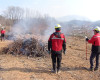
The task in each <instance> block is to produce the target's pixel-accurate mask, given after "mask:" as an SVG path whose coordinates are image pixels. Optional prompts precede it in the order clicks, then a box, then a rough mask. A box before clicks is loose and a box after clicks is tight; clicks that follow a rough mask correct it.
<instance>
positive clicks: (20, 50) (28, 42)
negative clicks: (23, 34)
mask: <svg viewBox="0 0 100 80" xmlns="http://www.w3.org/2000/svg"><path fill="white" fill-rule="evenodd" d="M46 50H47V45H46V44H45V43H44V42H42V41H41V40H37V39H35V38H29V39H18V40H15V41H14V42H13V43H12V44H10V45H8V47H6V48H3V49H2V53H6V54H12V55H26V56H32V57H46V56H47V51H46Z"/></svg>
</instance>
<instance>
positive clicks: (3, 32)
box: [1, 27, 5, 41]
mask: <svg viewBox="0 0 100 80" xmlns="http://www.w3.org/2000/svg"><path fill="white" fill-rule="evenodd" d="M4 38H5V30H4V28H3V27H2V30H1V41H2V40H4Z"/></svg>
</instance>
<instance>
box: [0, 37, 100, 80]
mask: <svg viewBox="0 0 100 80" xmlns="http://www.w3.org/2000/svg"><path fill="white" fill-rule="evenodd" d="M66 38H67V53H66V55H64V54H63V58H62V63H61V65H62V66H61V73H59V74H55V73H52V72H51V69H52V63H51V58H50V55H49V58H41V57H37V58H28V59H27V57H26V56H14V55H11V54H2V53H0V80H100V69H99V70H98V71H93V72H91V71H89V70H88V69H89V67H90V64H89V57H90V53H91V50H90V49H91V45H90V44H88V55H87V57H88V60H86V42H85V40H84V39H83V38H77V37H66ZM11 42H12V41H8V40H6V41H4V42H0V49H2V47H5V46H7V45H8V44H10V43H11ZM94 61H95V60H94ZM94 64H95V62H94Z"/></svg>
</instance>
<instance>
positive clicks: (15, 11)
mask: <svg viewBox="0 0 100 80" xmlns="http://www.w3.org/2000/svg"><path fill="white" fill-rule="evenodd" d="M23 14H24V10H23V9H22V8H20V7H14V6H11V7H8V9H7V10H6V11H4V16H5V17H6V18H8V19H11V20H19V19H22V18H23Z"/></svg>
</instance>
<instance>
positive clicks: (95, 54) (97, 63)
mask: <svg viewBox="0 0 100 80" xmlns="http://www.w3.org/2000/svg"><path fill="white" fill-rule="evenodd" d="M99 55H100V53H97V52H92V53H91V56H90V67H91V68H93V60H94V58H95V57H96V68H98V67H99Z"/></svg>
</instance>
